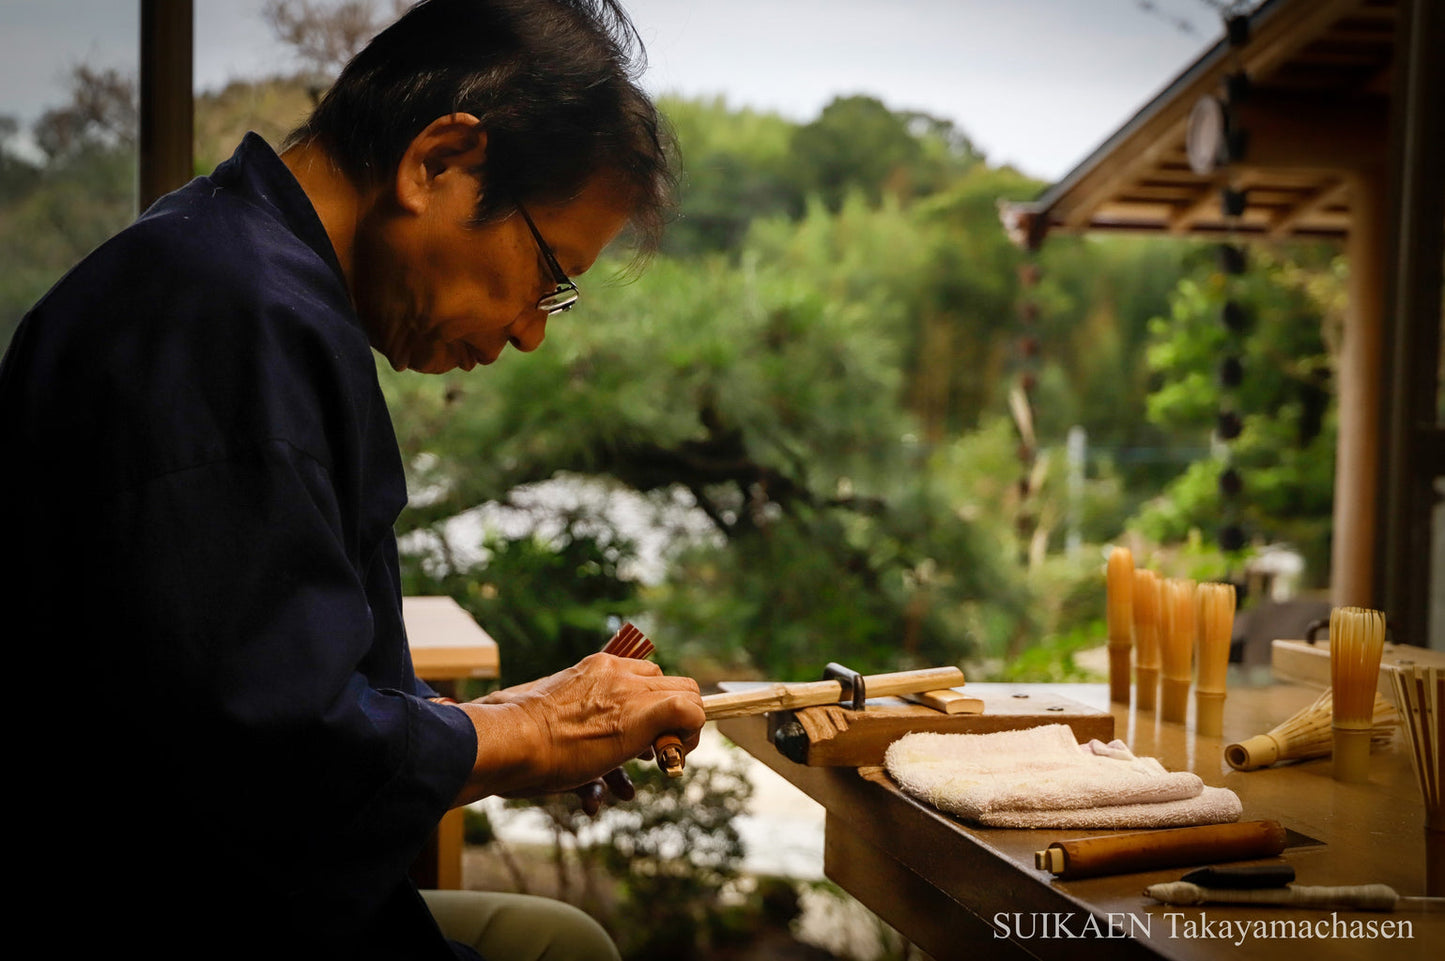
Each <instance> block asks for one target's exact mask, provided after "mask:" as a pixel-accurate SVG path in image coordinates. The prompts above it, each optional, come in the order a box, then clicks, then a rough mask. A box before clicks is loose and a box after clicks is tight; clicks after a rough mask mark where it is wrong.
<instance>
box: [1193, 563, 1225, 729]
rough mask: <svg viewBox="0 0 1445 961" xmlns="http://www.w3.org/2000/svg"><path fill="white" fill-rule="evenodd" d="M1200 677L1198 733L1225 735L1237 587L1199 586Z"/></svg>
mask: <svg viewBox="0 0 1445 961" xmlns="http://www.w3.org/2000/svg"><path fill="white" fill-rule="evenodd" d="M1198 613H1199V630H1198V633H1199V677H1198V681H1197V683H1196V684H1195V687H1194V732H1195V733H1196V734H1198V735H1201V736H1202V737H1221V736H1223V734H1224V678H1225V675H1226V674H1227V673H1228V671H1229V642H1230V639H1231V638H1232V637H1233V635H1234V586H1233V585H1232V584H1200V585H1199V612H1198Z"/></svg>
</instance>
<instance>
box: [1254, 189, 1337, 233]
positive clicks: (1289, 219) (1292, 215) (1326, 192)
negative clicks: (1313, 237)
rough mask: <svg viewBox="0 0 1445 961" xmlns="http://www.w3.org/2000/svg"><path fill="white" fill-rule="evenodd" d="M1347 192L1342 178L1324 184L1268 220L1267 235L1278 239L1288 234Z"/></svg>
mask: <svg viewBox="0 0 1445 961" xmlns="http://www.w3.org/2000/svg"><path fill="white" fill-rule="evenodd" d="M1348 194H1349V185H1348V184H1347V183H1346V182H1345V180H1344V179H1343V178H1341V179H1339V180H1335V181H1332V182H1330V183H1327V184H1325V186H1323V187H1321V188H1319V189H1318V190H1316V191H1315V192H1314V193H1312V194H1310V195H1309V196H1308V197H1306V198H1305V199H1304V200H1301V201H1300V202H1299V203H1297V204H1295V205H1294V206H1293V207H1291V208H1290V209H1289V210H1286V211H1285V212H1284V213H1282V214H1279V215H1278V216H1276V217H1275V218H1274V220H1272V221H1271V222H1270V225H1269V236H1270V237H1271V238H1272V239H1275V240H1280V239H1282V238H1284V237H1287V236H1289V233H1290V231H1292V230H1293V229H1294V228H1295V226H1296V225H1297V224H1299V223H1300V221H1302V220H1306V219H1308V218H1310V217H1313V216H1314V215H1315V214H1317V213H1319V212H1320V211H1321V210H1324V209H1325V208H1326V207H1329V206H1331V205H1333V204H1337V203H1340V202H1341V201H1343V200H1344V199H1345V197H1346V196H1347V195H1348Z"/></svg>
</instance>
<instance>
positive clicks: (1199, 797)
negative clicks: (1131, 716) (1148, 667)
mask: <svg viewBox="0 0 1445 961" xmlns="http://www.w3.org/2000/svg"><path fill="white" fill-rule="evenodd" d="M883 763H884V766H885V767H886V768H887V769H888V773H889V774H890V775H891V776H892V777H893V779H894V780H895V781H897V782H898V784H899V786H900V787H902V788H903V790H904V791H905V792H907V793H908V794H910V795H912V796H913V797H916V798H918V799H919V800H921V801H926V802H927V803H929V804H932V805H933V806H934V807H936V808H938V809H939V810H941V811H947V812H949V813H951V814H957V815H959V816H960V817H963V818H967V819H968V820H970V821H976V822H977V823H979V824H983V825H987V826H989V827H1011V828H1124V827H1183V826H1186V825H1191V824H1219V823H1223V822H1227V821H1237V820H1239V816H1240V814H1241V812H1242V810H1243V809H1242V807H1241V805H1240V803H1239V798H1238V797H1237V796H1236V795H1235V793H1234V792H1233V791H1230V790H1227V789H1225V788H1212V787H1206V786H1205V785H1204V782H1203V781H1201V780H1200V779H1199V777H1198V776H1197V775H1194V774H1190V773H1187V772H1183V773H1171V772H1169V771H1166V770H1165V769H1164V766H1163V765H1162V764H1160V763H1159V762H1158V761H1157V760H1155V759H1154V758H1152V757H1135V756H1134V754H1133V752H1131V751H1130V750H1129V748H1128V746H1127V745H1126V744H1124V742H1123V741H1118V740H1115V741H1111V742H1109V743H1108V744H1105V743H1103V742H1102V741H1097V740H1095V741H1090V742H1089V743H1088V744H1082V745H1081V744H1079V742H1078V740H1077V739H1076V738H1075V737H1074V732H1073V731H1072V730H1071V729H1070V728H1069V727H1068V726H1067V725H1064V724H1050V725H1047V726H1045V727H1035V728H1026V729H1024V730H1020V731H998V732H996V733H993V734H908V735H905V736H903V737H901V738H899V739H898V740H897V741H895V742H893V744H891V745H890V746H889V748H888V751H887V753H886V754H885V755H884V759H883Z"/></svg>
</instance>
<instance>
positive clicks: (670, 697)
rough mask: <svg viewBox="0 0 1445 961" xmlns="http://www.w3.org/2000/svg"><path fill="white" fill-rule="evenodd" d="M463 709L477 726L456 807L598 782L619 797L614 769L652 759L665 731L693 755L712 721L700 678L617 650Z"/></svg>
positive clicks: (596, 797) (593, 794) (592, 793)
mask: <svg viewBox="0 0 1445 961" xmlns="http://www.w3.org/2000/svg"><path fill="white" fill-rule="evenodd" d="M457 706H458V707H459V708H460V709H461V710H463V711H466V713H467V715H468V717H470V718H471V720H472V723H473V724H474V725H475V726H476V729H477V758H476V763H475V764H474V766H473V768H472V776H471V778H470V779H468V782H467V784H466V786H465V787H464V788H463V790H462V794H461V796H459V797H458V799H457V803H458V804H466V803H469V802H470V801H474V800H476V799H478V798H481V797H486V796H488V795H492V794H498V795H502V796H504V797H533V796H537V795H542V794H552V793H556V792H560V791H568V790H574V789H578V788H582V787H584V786H589V785H590V784H591V782H594V781H602V782H603V783H604V784H606V785H607V786H608V787H610V788H611V789H612V790H613V793H614V794H618V793H619V791H626V790H627V788H630V784H628V785H627V788H624V787H623V786H622V784H621V782H619V781H617V780H616V774H614V773H613V772H614V771H615V770H616V769H617V768H619V767H620V766H621V765H622V764H623V763H624V762H625V761H628V760H630V759H631V758H634V757H638V756H645V755H648V754H650V753H651V750H652V743H653V741H655V740H657V738H658V737H659V736H661V735H663V734H676V735H677V736H678V737H679V738H681V739H682V742H683V746H684V749H685V750H688V751H691V750H692V749H693V748H695V747H696V746H697V740H698V735H699V733H700V731H701V729H702V725H703V723H704V721H705V720H706V718H705V717H704V714H703V707H702V697H701V695H700V694H699V692H698V687H697V682H696V681H694V680H692V679H691V678H688V677H670V676H667V675H664V674H663V673H662V669H661V668H659V667H658V666H657V665H656V664H653V663H652V662H651V661H643V660H637V659H634V658H621V657H614V656H613V655H611V654H593V655H591V656H589V657H586V658H584V659H583V660H582V661H580V662H579V663H577V664H575V665H573V666H572V667H569V668H567V669H566V670H564V671H559V672H558V673H556V674H553V675H551V676H549V677H544V678H540V679H538V680H535V681H530V682H528V683H526V684H522V685H518V686H517V687H512V688H506V689H504V690H501V691H497V692H495V693H493V694H489V695H487V696H486V697H484V698H480V699H478V700H476V701H471V702H468V703H466V704H460V705H457ZM605 777H612V778H613V782H611V783H609V782H607V781H606V780H605ZM624 780H625V778H624ZM579 794H581V795H582V797H583V803H584V806H589V805H588V800H589V797H590V798H591V800H592V801H593V803H594V805H600V802H601V798H600V792H598V791H597V790H596V788H593V787H587V788H586V790H585V793H584V792H581V791H579Z"/></svg>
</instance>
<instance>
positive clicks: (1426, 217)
mask: <svg viewBox="0 0 1445 961" xmlns="http://www.w3.org/2000/svg"><path fill="white" fill-rule="evenodd" d="M1441 37H1445V0H1400V3H1399V22H1398V32H1397V34H1396V41H1395V64H1394V70H1395V74H1394V89H1393V92H1392V113H1391V125H1390V126H1391V136H1390V169H1389V182H1390V194H1389V198H1388V203H1389V205H1390V206H1391V207H1392V208H1393V209H1392V210H1390V211H1389V212H1390V214H1391V216H1390V220H1389V222H1390V224H1391V225H1392V227H1393V228H1394V231H1393V236H1390V237H1387V238H1386V243H1387V244H1388V252H1387V262H1388V263H1390V264H1391V265H1392V275H1391V276H1390V277H1389V278H1388V281H1387V285H1386V286H1387V303H1386V312H1385V318H1384V320H1385V324H1386V330H1385V345H1384V351H1383V357H1382V363H1383V367H1384V369H1383V383H1384V385H1385V394H1384V397H1383V398H1382V405H1381V408H1382V409H1381V417H1382V431H1381V436H1382V437H1383V438H1384V449H1383V450H1382V451H1381V458H1380V484H1379V492H1380V497H1381V505H1380V517H1381V519H1382V521H1383V523H1381V524H1380V527H1379V537H1378V540H1377V557H1378V563H1377V564H1376V567H1375V574H1376V596H1377V597H1379V598H1380V600H1381V603H1382V605H1383V607H1384V609H1385V611H1386V612H1387V613H1388V615H1389V616H1390V620H1391V624H1392V629H1393V632H1394V634H1395V639H1396V640H1400V641H1407V642H1409V643H1411V644H1419V645H1422V646H1428V645H1429V644H1430V640H1431V638H1430V634H1429V632H1430V622H1429V618H1430V613H1429V612H1430V600H1431V592H1432V591H1440V590H1442V589H1445V588H1442V586H1441V585H1442V583H1445V570H1438V569H1437V570H1432V564H1431V561H1432V558H1431V553H1432V551H1431V547H1432V545H1431V536H1432V535H1431V531H1432V526H1433V508H1434V505H1435V503H1436V500H1437V497H1438V495H1437V494H1436V493H1435V483H1436V480H1437V478H1440V477H1445V430H1442V425H1441V424H1440V423H1439V416H1438V412H1437V410H1438V408H1437V405H1438V403H1439V400H1438V397H1439V390H1440V384H1439V363H1440V339H1441V325H1442V315H1441V301H1440V292H1441V260H1442V257H1445V238H1442V234H1445V177H1442V176H1441V173H1440V172H1441V171H1442V170H1445V106H1442V105H1445V59H1442V57H1441V56H1440V49H1439V46H1440V38H1441ZM1435 633H1436V635H1437V636H1438V635H1440V634H1442V633H1445V626H1442V625H1438V624H1437V625H1435Z"/></svg>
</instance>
